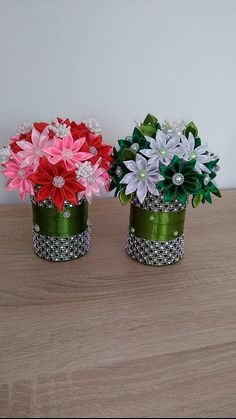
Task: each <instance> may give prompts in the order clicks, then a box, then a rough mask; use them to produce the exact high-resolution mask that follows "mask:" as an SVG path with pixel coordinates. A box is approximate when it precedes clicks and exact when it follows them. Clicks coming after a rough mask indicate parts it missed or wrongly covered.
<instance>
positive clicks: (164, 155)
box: [140, 130, 182, 170]
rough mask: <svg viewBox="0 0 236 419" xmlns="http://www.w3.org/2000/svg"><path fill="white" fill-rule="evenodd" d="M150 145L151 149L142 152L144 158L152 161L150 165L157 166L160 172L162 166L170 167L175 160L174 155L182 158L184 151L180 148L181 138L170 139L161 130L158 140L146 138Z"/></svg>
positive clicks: (158, 133)
mask: <svg viewBox="0 0 236 419" xmlns="http://www.w3.org/2000/svg"><path fill="white" fill-rule="evenodd" d="M146 139H147V140H148V141H149V143H150V148H145V149H143V150H140V153H142V154H143V155H144V156H146V157H148V158H149V159H150V163H154V164H155V165H156V170H159V166H160V164H164V165H168V164H169V163H170V162H171V160H172V159H173V157H174V155H176V156H178V157H182V149H181V148H180V147H179V143H180V137H178V136H176V137H172V138H169V136H168V135H167V134H164V133H163V132H162V131H161V130H158V131H157V134H156V139H155V140H154V139H153V138H151V137H146Z"/></svg>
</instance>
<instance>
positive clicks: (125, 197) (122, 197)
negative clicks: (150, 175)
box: [119, 188, 132, 205]
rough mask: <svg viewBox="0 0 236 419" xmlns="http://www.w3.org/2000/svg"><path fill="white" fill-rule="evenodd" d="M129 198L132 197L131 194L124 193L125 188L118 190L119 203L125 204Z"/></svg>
mask: <svg viewBox="0 0 236 419" xmlns="http://www.w3.org/2000/svg"><path fill="white" fill-rule="evenodd" d="M131 199H132V194H130V195H125V188H123V189H121V191H120V192H119V200H120V202H121V204H122V205H126V204H128V203H129V202H130V201H131Z"/></svg>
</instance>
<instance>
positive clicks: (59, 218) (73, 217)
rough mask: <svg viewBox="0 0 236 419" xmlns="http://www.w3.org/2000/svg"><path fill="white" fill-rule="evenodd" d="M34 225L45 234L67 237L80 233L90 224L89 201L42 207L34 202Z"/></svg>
mask: <svg viewBox="0 0 236 419" xmlns="http://www.w3.org/2000/svg"><path fill="white" fill-rule="evenodd" d="M32 208H33V225H34V228H35V225H37V229H38V230H36V231H38V232H39V233H40V234H43V235H45V236H54V237H65V236H74V235H76V234H80V233H82V232H83V231H85V230H86V228H87V226H88V224H87V221H88V203H87V202H83V203H82V204H80V205H77V206H74V207H68V208H63V210H62V211H61V212H59V211H57V209H56V208H46V207H40V206H38V205H35V204H34V203H32Z"/></svg>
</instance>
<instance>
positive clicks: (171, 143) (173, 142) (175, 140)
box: [167, 137, 180, 149]
mask: <svg viewBox="0 0 236 419" xmlns="http://www.w3.org/2000/svg"><path fill="white" fill-rule="evenodd" d="M179 142H180V138H179V137H172V138H170V140H169V141H168V142H167V148H168V149H170V148H175V147H177V145H178V144H179Z"/></svg>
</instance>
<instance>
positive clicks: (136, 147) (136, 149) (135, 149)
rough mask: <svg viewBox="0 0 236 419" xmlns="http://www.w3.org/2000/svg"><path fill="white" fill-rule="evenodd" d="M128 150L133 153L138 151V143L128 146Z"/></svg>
mask: <svg viewBox="0 0 236 419" xmlns="http://www.w3.org/2000/svg"><path fill="white" fill-rule="evenodd" d="M130 150H132V151H134V152H135V153H137V152H138V151H139V144H138V143H133V144H132V145H131V146H130Z"/></svg>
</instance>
